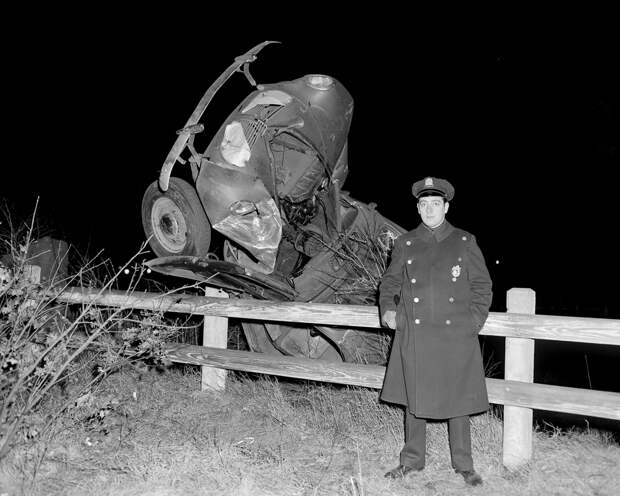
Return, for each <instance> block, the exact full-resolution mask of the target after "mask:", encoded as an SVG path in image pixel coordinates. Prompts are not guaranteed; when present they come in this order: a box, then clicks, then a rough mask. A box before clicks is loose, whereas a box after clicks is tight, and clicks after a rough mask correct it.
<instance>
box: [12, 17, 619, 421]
mask: <svg viewBox="0 0 620 496" xmlns="http://www.w3.org/2000/svg"><path fill="white" fill-rule="evenodd" d="M325 7H326V6H325V5H321V9H320V10H316V9H311V10H309V11H308V13H307V15H306V16H305V17H299V16H294V15H293V14H291V13H287V12H286V11H284V10H283V11H279V12H277V13H276V12H275V10H269V12H268V13H269V14H270V16H271V17H270V18H269V20H268V21H267V22H265V23H263V24H260V23H259V21H258V20H257V19H256V18H255V17H254V14H252V16H250V17H248V15H249V13H248V12H240V13H238V14H239V16H238V18H237V17H235V16H236V15H237V13H234V12H231V11H230V9H229V11H228V12H226V14H225V15H220V16H218V15H214V13H213V12H211V13H210V14H208V15H205V16H204V17H203V16H201V15H199V14H198V13H194V12H192V11H191V10H190V8H189V7H186V6H184V9H183V10H174V11H173V10H171V11H170V12H169V13H168V14H169V19H167V21H168V22H167V23H165V24H163V23H155V22H154V21H153V20H152V19H151V17H150V14H152V12H151V11H149V12H144V13H143V14H144V15H139V16H129V14H128V13H127V12H125V11H123V13H122V15H120V14H118V15H117V13H115V12H97V13H89V14H88V15H87V13H86V12H76V11H73V12H71V16H67V17H64V18H63V15H62V13H60V14H59V13H58V10H57V8H58V6H56V5H54V9H55V10H54V15H55V17H54V18H53V19H52V18H48V17H47V16H46V15H45V14H44V13H41V11H37V13H38V14H39V15H38V16H37V17H36V18H34V17H33V16H32V13H29V15H27V16H16V15H14V16H12V17H11V18H10V22H9V21H8V20H7V23H6V24H7V29H6V30H5V31H4V33H3V36H5V37H6V36H8V38H9V39H8V40H7V41H6V42H5V43H3V52H4V53H3V59H2V60H3V76H4V77H3V82H4V83H5V89H4V92H3V94H4V99H5V107H4V109H3V110H5V112H4V113H3V117H4V122H5V123H8V124H9V127H10V131H8V133H7V132H6V131H5V140H4V142H5V157H4V158H5V160H4V162H3V165H2V170H3V172H4V174H3V179H2V180H0V198H4V199H5V200H6V201H7V202H8V205H9V206H10V207H11V209H12V210H13V213H14V214H15V215H18V211H21V212H22V213H31V212H32V208H33V207H34V204H35V200H36V198H37V196H38V197H40V204H39V210H38V218H39V221H40V223H41V224H42V225H44V226H49V227H53V228H54V229H55V230H56V234H57V235H58V236H59V237H64V238H65V239H67V240H68V241H70V242H71V243H73V244H75V245H76V246H77V247H78V248H79V249H80V250H81V251H82V252H84V251H85V250H88V253H90V254H91V255H92V254H94V253H95V252H96V251H98V250H99V249H105V252H104V253H105V254H106V255H108V256H109V257H112V259H113V260H114V261H115V263H117V264H119V265H120V264H122V263H124V262H125V261H126V260H128V259H129V257H130V256H132V255H133V254H134V253H136V252H137V250H138V249H139V247H140V245H141V244H142V242H143V240H144V234H143V231H142V225H141V216H140V205H141V201H142V195H143V193H144V190H145V189H146V188H147V186H148V185H149V184H150V183H151V182H153V181H154V180H156V178H157V176H158V173H159V169H160V167H161V166H162V164H163V161H164V159H165V157H166V155H167V153H168V151H169V150H170V148H171V146H172V144H173V143H174V140H175V138H176V134H175V131H176V130H177V129H179V128H181V127H183V125H184V124H185V122H186V121H187V119H188V117H189V115H190V114H191V112H192V111H193V109H194V108H195V106H196V104H197V102H198V101H199V99H200V98H201V97H202V95H203V93H204V91H205V90H206V89H207V88H208V86H209V85H210V84H211V83H212V82H213V81H214V80H215V78H217V77H218V76H219V74H220V73H221V72H222V71H223V70H224V69H225V68H226V67H227V66H228V65H229V64H230V63H231V62H232V61H233V59H234V57H236V56H238V55H240V54H242V53H244V52H245V51H247V50H248V49H249V48H251V47H253V46H254V45H256V44H258V43H260V42H262V41H264V40H268V39H272V40H279V41H281V42H282V44H280V45H271V46H268V47H266V48H265V49H264V50H263V51H262V52H261V54H260V55H259V58H258V60H257V61H256V62H254V63H253V64H252V66H251V72H252V74H253V75H254V77H255V79H256V80H257V81H258V82H263V83H270V82H277V81H282V80H289V79H295V78H297V77H300V76H303V75H304V74H309V73H324V74H328V75H330V76H333V77H335V78H336V79H338V80H340V82H342V83H343V84H344V85H345V87H346V88H347V89H348V90H349V91H350V93H351V94H352V96H353V98H354V100H355V110H354V113H353V122H352V128H351V133H350V135H349V167H350V172H349V177H348V180H347V183H346V184H345V189H346V190H348V191H349V192H350V193H351V194H352V196H353V197H354V198H357V199H359V200H362V201H364V202H376V203H377V204H378V210H379V211H380V212H381V213H382V214H384V215H385V216H387V217H388V218H390V219H392V220H393V221H395V222H397V223H398V224H400V225H401V226H403V227H405V228H408V229H410V228H413V227H415V226H416V225H417V224H418V220H419V218H418V217H417V213H416V211H415V203H414V200H413V197H412V196H411V184H412V183H413V182H414V181H415V180H417V179H420V178H423V177H425V176H427V175H433V176H437V177H443V178H447V179H449V180H450V181H451V182H452V183H453V185H454V186H455V188H456V196H455V198H454V201H453V202H452V205H451V210H450V212H449V214H448V219H449V220H450V221H451V222H452V223H453V224H455V225H457V226H458V227H461V228H463V229H466V230H469V231H471V232H473V233H474V234H475V235H476V236H477V238H478V242H479V244H480V246H481V248H482V250H483V252H484V254H485V256H486V259H487V263H488V265H489V268H490V270H491V275H492V277H493V280H494V292H495V297H494V302H493V306H492V308H491V310H493V311H505V291H506V290H507V289H508V288H510V287H530V288H533V289H535V290H536V295H537V303H538V305H537V312H538V313H547V314H554V315H576V316H577V315H581V316H593V317H611V318H620V300H619V299H618V289H617V288H618V283H617V280H618V252H619V251H620V250H618V242H617V240H616V238H617V230H618V224H619V222H618V220H617V217H618V215H617V214H618V210H619V209H618V202H617V197H618V184H619V182H618V179H619V178H620V173H619V172H618V170H619V165H620V164H619V162H620V155H619V150H618V148H619V138H620V120H619V119H620V117H619V112H620V102H619V93H620V90H619V89H620V84H619V83H620V81H619V79H620V78H619V74H620V67H619V65H620V59H619V57H618V53H617V52H618V50H617V47H618V46H620V40H618V36H617V35H616V33H617V27H616V26H613V27H612V29H608V28H607V27H606V25H605V24H604V22H602V21H599V22H596V23H594V24H592V25H589V26H588V28H587V29H586V26H585V21H583V22H582V21H581V17H580V20H579V22H576V23H573V24H567V23H563V21H561V20H560V19H559V17H553V18H552V19H551V21H548V22H546V24H545V23H544V22H543V23H542V29H541V30H540V31H534V30H533V29H532V27H531V26H530V25H526V24H517V23H516V22H515V26H517V29H514V26H511V27H510V29H508V27H507V26H504V25H503V24H502V23H501V22H497V21H494V22H492V21H491V20H488V21H484V22H483V23H481V24H485V26H486V27H488V26H489V25H492V26H493V27H494V29H492V30H489V31H487V30H482V29H478V28H477V27H476V26H474V25H473V24H471V23H470V21H467V20H465V19H463V20H462V22H461V25H460V26H461V27H460V29H459V30H458V31H455V30H454V29H453V28H452V27H451V26H449V25H448V24H445V25H444V21H445V19H444V17H442V18H436V19H434V22H430V23H429V19H428V18H426V17H423V16H421V15H417V16H416V17H408V16H402V19H399V18H398V17H390V18H389V21H386V19H385V18H380V17H379V16H377V17H376V19H375V18H373V19H372V21H371V22H368V21H367V22H366V23H365V24H361V21H358V20H353V18H352V17H349V18H344V19H333V20H332V18H331V16H332V14H333V13H331V12H330V13H329V14H328V13H327V12H326V11H324V8H325ZM375 10H377V9H375V8H373V12H372V14H373V16H375V14H376V12H375ZM386 11H387V9H386ZM147 14H148V15H147ZM487 14H488V13H487ZM538 14H540V13H537V16H536V18H537V19H538V17H539V15H538ZM579 14H580V16H581V14H582V12H580V13H579ZM326 19H328V20H326ZM485 19H486V17H485ZM610 19H611V17H610ZM614 19H615V17H614ZM8 24H12V25H11V26H8ZM427 24H431V25H427ZM283 25H287V26H288V27H289V28H291V27H292V28H293V29H295V30H296V32H295V34H294V36H290V35H283V34H281V33H280V32H279V31H276V30H275V29H272V28H275V27H280V26H283ZM559 25H562V26H564V28H565V29H564V30H563V32H560V31H559V30H557V31H556V30H555V29H551V27H550V26H559ZM380 26H382V27H383V31H381V32H380V31H379V30H378V27H380ZM435 26H439V27H438V28H436V27H435ZM11 27H13V28H16V29H14V30H13V31H11V30H10V28H11ZM217 27H219V28H220V30H219V31H214V28H217ZM252 32H254V33H256V32H258V33H260V34H252ZM239 33H243V35H240V34H239ZM540 33H544V34H540ZM251 89H252V88H251V87H250V85H249V84H248V83H247V81H246V80H245V78H244V77H243V76H242V75H240V74H238V75H235V76H233V78H232V79H231V80H230V81H229V82H228V83H227V85H225V86H224V88H222V89H221V90H220V92H219V93H218V94H217V95H216V97H215V99H214V101H213V103H212V104H211V106H210V107H209V109H208V110H207V121H206V130H205V132H204V133H203V134H202V135H201V137H200V138H202V139H200V138H198V139H197V145H198V146H197V148H198V149H199V150H201V149H204V147H205V146H206V145H207V143H208V141H209V140H210V138H211V136H212V134H213V133H214V132H215V131H216V130H217V128H219V126H220V125H221V124H222V123H223V120H224V119H225V118H226V117H227V116H228V114H229V113H230V112H231V111H232V109H233V108H234V107H235V106H236V105H237V104H238V103H239V102H240V101H241V100H242V99H243V98H244V97H245V96H246V95H247V94H248V93H249V92H250V91H251ZM7 110H8V112H7ZM5 127H6V126H5ZM7 136H8V139H6V137H7ZM177 167H179V168H180V167H181V166H180V165H177ZM496 260H499V261H500V263H499V265H496V264H495V261H496ZM486 344H487V345H488V346H490V348H487V351H485V355H486V354H487V352H488V350H489V349H490V350H492V353H495V351H493V349H494V347H496V346H497V347H499V349H498V351H497V355H495V356H491V359H490V362H497V361H498V360H499V361H500V362H501V356H502V353H501V346H503V343H500V342H499V341H498V342H497V343H494V342H492V340H491V338H489V339H488V340H487V343H486ZM536 346H537V353H536V360H537V364H536V367H535V369H536V377H535V380H536V381H537V382H547V383H553V384H558V385H567V386H572V387H586V388H587V387H593V388H594V389H602V390H613V391H620V384H618V381H617V379H615V378H617V373H616V372H617V363H618V362H617V360H618V350H616V349H615V348H614V347H601V346H598V347H596V346H594V345H592V346H587V345H572V344H568V343H559V342H545V341H538V342H537V344H536ZM586 356H589V357H590V361H589V362H587V361H585V360H584V357H586ZM543 363H544V365H541V364H543ZM584 363H585V364H586V365H589V367H590V368H589V369H588V370H587V371H586V369H585V368H584ZM558 367H559V368H558ZM567 371H568V372H567ZM586 372H587V374H586ZM590 379H591V382H590ZM592 425H593V424H592ZM616 429H617V427H616Z"/></svg>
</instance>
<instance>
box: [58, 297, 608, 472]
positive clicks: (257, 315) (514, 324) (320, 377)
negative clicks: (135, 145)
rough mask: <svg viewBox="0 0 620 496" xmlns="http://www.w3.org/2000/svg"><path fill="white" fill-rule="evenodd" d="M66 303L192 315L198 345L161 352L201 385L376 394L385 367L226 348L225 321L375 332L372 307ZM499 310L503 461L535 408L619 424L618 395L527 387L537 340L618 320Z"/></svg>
mask: <svg viewBox="0 0 620 496" xmlns="http://www.w3.org/2000/svg"><path fill="white" fill-rule="evenodd" d="M59 300H60V301H62V302H65V303H81V304H85V303H89V304H96V305H102V306H112V307H119V308H128V309H129V308H135V309H148V310H154V311H166V312H178V313H189V314H199V315H204V316H205V325H204V346H192V345H183V344H176V345H170V346H169V347H168V348H167V349H166V353H167V355H168V357H169V358H170V359H171V360H172V361H174V362H178V363H188V364H195V365H200V366H202V371H203V372H202V387H203V389H204V388H215V389H221V388H223V387H224V382H225V374H226V372H225V371H226V370H239V371H245V372H255V373H262V374H271V375H277V376H283V377H291V378H298V379H308V380H314V381H324V382H332V383H338V384H349V385H355V386H364V387H370V388H376V389H380V388H381V387H382V384H383V376H384V372H385V367H382V366H377V365H361V364H353V363H334V362H325V361H321V360H312V359H305V358H296V357H287V356H274V355H266V354H261V353H252V352H245V351H235V350H227V349H225V347H226V341H227V339H226V338H227V332H228V318H239V319H243V320H257V321H267V322H296V323H308V324H321V325H330V326H347V327H352V328H368V329H378V328H380V323H379V313H378V309H377V307H374V306H360V305H335V304H319V303H298V302H273V301H261V300H248V299H245V300H244V299H228V298H227V295H226V293H224V292H222V291H220V290H217V289H213V288H207V290H206V296H192V295H178V294H175V295H170V296H164V295H160V294H156V293H132V294H126V293H124V292H121V291H106V292H101V291H98V290H93V289H81V288H71V289H69V290H67V291H65V292H63V293H62V294H61V296H60V297H59ZM507 309H508V311H507V312H506V313H493V312H492V313H491V314H490V315H489V318H488V320H487V322H486V324H485V326H484V328H483V329H482V331H481V333H480V334H482V335H486V336H501V337H504V338H505V339H506V346H505V350H506V356H505V376H504V379H503V380H501V379H491V378H487V390H488V393H489V400H490V401H491V403H495V404H500V405H504V438H503V463H504V465H505V466H506V467H507V468H509V469H514V468H517V467H519V466H521V465H522V464H524V463H526V462H527V461H528V460H529V459H530V458H531V455H532V413H533V410H534V409H538V410H550V411H556V412H564V413H573V414H578V415H587V416H595V417H603V418H609V419H615V420H620V393H612V392H605V391H593V390H588V389H577V388H569V387H560V386H551V385H546V384H535V383H533V377H534V343H535V340H537V339H545V340H555V341H572V342H577V343H596V344H603V345H615V346H619V345H620V320H610V319H595V318H577V317H559V316H548V315H535V311H534V310H535V293H534V291H533V290H531V289H525V288H514V289H511V290H510V291H508V294H507Z"/></svg>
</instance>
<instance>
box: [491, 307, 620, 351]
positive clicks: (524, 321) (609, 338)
mask: <svg viewBox="0 0 620 496" xmlns="http://www.w3.org/2000/svg"><path fill="white" fill-rule="evenodd" d="M481 334H483V335H485V336H501V337H515V338H531V339H547V340H551V341H571V342H574V343H593V344H608V345H615V346H620V320H614V319H595V318H588V317H564V316H555V315H526V314H518V313H496V312H491V313H490V314H489V318H488V319H487V322H486V324H485V325H484V329H483V330H482V332H481Z"/></svg>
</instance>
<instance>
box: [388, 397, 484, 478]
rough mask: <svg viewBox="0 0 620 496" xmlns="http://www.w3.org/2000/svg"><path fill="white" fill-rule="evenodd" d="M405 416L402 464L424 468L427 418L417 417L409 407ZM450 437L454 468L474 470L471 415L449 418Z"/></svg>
mask: <svg viewBox="0 0 620 496" xmlns="http://www.w3.org/2000/svg"><path fill="white" fill-rule="evenodd" d="M405 416H406V417H405V446H403V449H402V450H401V452H400V464H401V465H404V466H406V467H412V468H414V469H422V468H424V464H425V463H426V419H423V418H418V417H416V416H415V415H414V414H413V413H411V412H410V411H409V410H408V409H407V413H406V414H405ZM448 438H449V441H450V458H451V459H452V468H454V469H455V470H462V471H466V470H473V469H474V461H473V459H472V456H471V431H470V428H469V415H465V416H463V417H454V418H451V419H448Z"/></svg>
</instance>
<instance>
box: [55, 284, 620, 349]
mask: <svg viewBox="0 0 620 496" xmlns="http://www.w3.org/2000/svg"><path fill="white" fill-rule="evenodd" d="M58 299H59V301H62V302H66V303H87V302H96V303H97V304H98V305H104V306H118V307H122V308H138V309H146V310H155V311H167V312H179V313H193V314H200V315H211V316H220V317H232V318H241V319H246V320H261V321H272V322H299V323H312V324H322V325H333V326H347V327H352V328H356V327H364V328H375V329H376V328H379V327H380V324H379V310H378V308H377V307H375V306H370V305H336V304H327V303H301V302H271V301H262V300H249V299H231V300H228V301H222V300H221V299H219V298H211V297H206V296H193V295H183V294H180V295H170V296H162V295H160V294H159V293H132V294H126V293H125V292H123V291H106V292H100V291H98V290H96V289H82V288H70V289H68V290H67V291H65V292H63V293H62V294H61V295H60V296H59V297H58ZM481 334H482V335H485V336H501V337H517V338H531V339H548V340H554V341H572V342H577V343H595V344H608V345H617V346H620V320H612V319H595V318H583V317H562V316H552V315H525V314H508V313H496V312H491V314H490V315H489V318H488V320H487V322H486V324H485V326H484V328H483V329H482V331H481Z"/></svg>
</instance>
